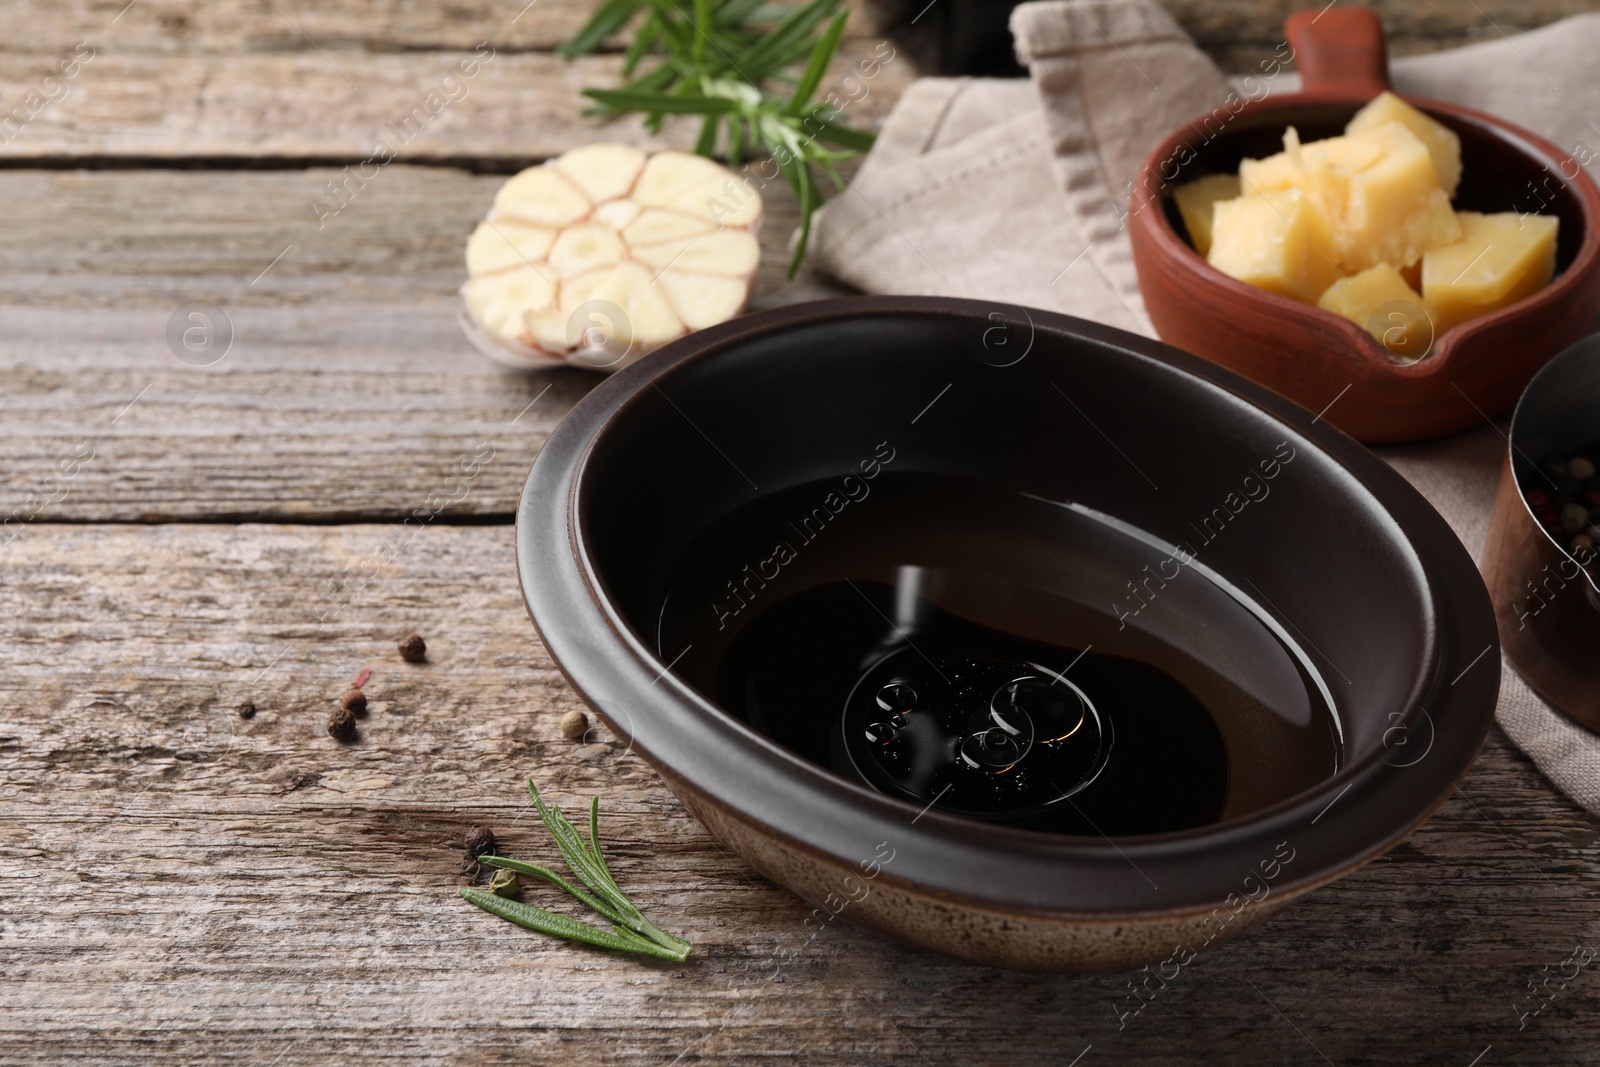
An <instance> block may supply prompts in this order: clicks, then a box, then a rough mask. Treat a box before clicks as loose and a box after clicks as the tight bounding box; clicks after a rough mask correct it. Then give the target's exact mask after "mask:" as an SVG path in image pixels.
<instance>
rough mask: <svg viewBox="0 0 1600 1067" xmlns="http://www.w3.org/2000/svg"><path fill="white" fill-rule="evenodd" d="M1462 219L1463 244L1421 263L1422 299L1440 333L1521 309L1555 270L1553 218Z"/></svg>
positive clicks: (1467, 214) (1466, 214) (1556, 224)
mask: <svg viewBox="0 0 1600 1067" xmlns="http://www.w3.org/2000/svg"><path fill="white" fill-rule="evenodd" d="M1457 219H1458V220H1459V222H1460V226H1461V231H1462V237H1461V240H1459V241H1457V242H1455V243H1454V244H1450V245H1446V246H1444V247H1442V248H1433V249H1429V251H1428V252H1427V254H1425V255H1424V256H1423V257H1422V296H1423V299H1425V300H1426V301H1427V304H1428V307H1429V309H1430V310H1431V311H1432V312H1433V314H1434V318H1435V319H1436V320H1437V323H1438V328H1439V329H1440V330H1441V331H1443V330H1448V329H1449V328H1450V327H1452V326H1455V325H1456V324H1458V323H1462V322H1465V321H1467V320H1468V319H1471V318H1476V317H1477V316H1479V315H1487V314H1488V313H1489V312H1491V311H1499V310H1500V309H1501V308H1503V307H1507V306H1509V305H1511V304H1514V303H1516V302H1517V301H1518V300H1521V299H1522V298H1523V297H1525V296H1527V295H1529V294H1530V293H1533V292H1535V291H1537V290H1538V289H1540V288H1542V287H1543V286H1544V285H1545V283H1547V282H1548V281H1549V280H1550V279H1551V277H1552V276H1553V275H1554V274H1555V269H1556V233H1557V230H1558V229H1559V228H1560V220H1559V219H1557V218H1556V217H1555V216H1554V215H1521V216H1519V215H1518V214H1517V213H1516V212H1514V211H1507V212H1502V213H1501V214H1498V215H1480V214H1478V213H1477V212H1474V211H1463V212H1461V213H1460V214H1459V215H1457Z"/></svg>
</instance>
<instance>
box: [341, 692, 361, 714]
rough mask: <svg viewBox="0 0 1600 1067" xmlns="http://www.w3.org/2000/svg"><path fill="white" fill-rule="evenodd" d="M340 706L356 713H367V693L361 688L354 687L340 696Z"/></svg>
mask: <svg viewBox="0 0 1600 1067" xmlns="http://www.w3.org/2000/svg"><path fill="white" fill-rule="evenodd" d="M339 706H340V707H341V708H343V709H345V710H346V711H348V712H351V713H352V714H355V715H365V714H366V713H367V694H365V693H363V692H362V691H361V690H359V689H352V690H350V691H349V692H347V693H345V695H344V696H342V697H340V698H339Z"/></svg>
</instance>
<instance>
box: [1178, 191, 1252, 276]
mask: <svg viewBox="0 0 1600 1067" xmlns="http://www.w3.org/2000/svg"><path fill="white" fill-rule="evenodd" d="M1238 195H1239V179H1238V178H1237V177H1236V176H1234V175H1232V174H1208V175H1206V176H1205V177H1204V178H1198V179H1196V180H1195V181H1192V182H1188V183H1187V184H1184V185H1180V186H1178V187H1177V188H1176V189H1174V190H1172V199H1174V200H1176V201H1177V202H1178V213H1179V214H1181V215H1182V216H1183V225H1184V226H1185V227H1186V228H1187V229H1188V231H1189V243H1190V244H1192V245H1194V250H1195V251H1196V252H1199V253H1200V254H1201V255H1202V256H1203V255H1205V254H1206V253H1207V252H1209V251H1211V208H1212V205H1213V204H1215V203H1216V202H1217V201H1218V200H1233V199H1235V198H1236V197H1237V196H1238Z"/></svg>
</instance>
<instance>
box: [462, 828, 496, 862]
mask: <svg viewBox="0 0 1600 1067" xmlns="http://www.w3.org/2000/svg"><path fill="white" fill-rule="evenodd" d="M464 843H465V845H466V848H467V856H468V857H469V858H470V859H477V858H478V857H479V856H494V855H497V854H498V853H496V852H495V847H496V846H495V840H494V831H493V830H491V829H489V828H488V827H487V826H474V827H473V828H472V829H470V830H468V831H467V837H466V841H465V842H464Z"/></svg>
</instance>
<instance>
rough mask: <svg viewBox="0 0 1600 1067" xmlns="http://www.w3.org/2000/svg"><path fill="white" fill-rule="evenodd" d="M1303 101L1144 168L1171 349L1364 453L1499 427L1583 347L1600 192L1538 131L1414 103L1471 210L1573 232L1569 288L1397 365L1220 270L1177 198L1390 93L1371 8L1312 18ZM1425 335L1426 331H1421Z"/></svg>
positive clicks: (1596, 286) (1289, 101) (1566, 274)
mask: <svg viewBox="0 0 1600 1067" xmlns="http://www.w3.org/2000/svg"><path fill="white" fill-rule="evenodd" d="M1285 32H1286V34H1287V36H1288V38H1289V41H1290V44H1291V45H1292V46H1293V47H1294V49H1295V56H1296V61H1297V63H1298V64H1299V66H1300V69H1301V71H1302V73H1303V75H1304V89H1303V91H1301V92H1299V93H1296V94H1293V95H1283V96H1270V97H1265V98H1263V99H1259V100H1255V101H1251V102H1244V103H1243V104H1242V106H1238V107H1237V113H1235V114H1232V115H1231V117H1230V112H1229V109H1228V108H1227V107H1224V108H1221V109H1219V111H1218V112H1217V113H1215V114H1208V115H1203V116H1199V117H1197V118H1196V119H1195V120H1194V121H1193V122H1191V123H1188V124H1186V125H1184V126H1182V127H1180V128H1179V129H1177V130H1175V131H1173V133H1172V134H1171V135H1169V136H1168V137H1167V138H1166V139H1165V140H1164V141H1162V142H1161V143H1160V144H1159V145H1157V146H1156V147H1155V149H1154V150H1153V151H1152V152H1151V153H1150V156H1149V158H1148V159H1147V160H1146V161H1145V164H1144V167H1143V169H1142V171H1141V173H1140V178H1139V181H1138V182H1137V183H1136V186H1135V190H1134V194H1133V200H1132V203H1131V205H1130V218H1129V235H1130V237H1131V239H1132V242H1133V254H1134V263H1135V265H1136V267H1137V269H1138V273H1139V286H1140V289H1141V291H1142V292H1143V294H1144V300H1145V306H1146V307H1147V309H1148V310H1149V313H1150V319H1151V322H1153V323H1154V324H1155V327H1156V331H1157V333H1159V334H1160V336H1161V339H1162V340H1164V341H1167V342H1168V343H1170V344H1174V345H1177V346H1178V347H1180V348H1183V349H1187V350H1188V351H1191V352H1195V353H1198V354H1199V355H1202V356H1205V357H1206V358H1207V359H1212V360H1215V361H1216V362H1218V363H1221V364H1222V365H1223V366H1226V367H1229V368H1232V369H1233V370H1236V371H1239V372H1240V373H1241V374H1244V375H1246V376H1247V377H1249V378H1252V379H1254V380H1255V381H1258V382H1260V383H1262V384H1263V385H1266V386H1268V387H1270V388H1272V389H1274V390H1276V391H1278V392H1280V393H1282V394H1283V395H1284V396H1287V397H1289V398H1290V399H1292V400H1295V401H1297V402H1299V403H1300V404H1302V405H1304V406H1305V407H1307V408H1310V409H1311V410H1312V411H1322V410H1324V409H1326V411H1327V414H1326V418H1327V419H1328V420H1329V421H1331V422H1333V424H1334V425H1336V426H1338V427H1339V428H1340V429H1342V430H1344V431H1345V432H1346V433H1348V434H1350V435H1351V436H1353V437H1356V438H1357V439H1359V440H1362V441H1369V442H1379V441H1412V440H1420V439H1423V438H1428V437H1435V436H1439V435H1441V434H1447V433H1451V432H1453V431H1456V430H1461V429H1464V428H1466V427H1468V426H1473V425H1477V424H1479V423H1481V422H1482V421H1483V420H1484V418H1485V417H1491V418H1493V417H1498V416H1500V415H1503V414H1505V413H1506V412H1507V411H1509V410H1510V409H1511V406H1512V405H1513V404H1514V403H1515V402H1516V398H1517V396H1518V394H1520V393H1521V391H1522V389H1523V387H1524V386H1525V385H1527V383H1528V380H1529V379H1530V378H1532V377H1533V374H1534V372H1535V371H1537V370H1538V369H1539V368H1540V367H1541V366H1543V365H1544V363H1545V362H1546V361H1547V360H1548V359H1550V357H1552V356H1554V355H1555V354H1556V353H1557V352H1559V351H1561V350H1562V349H1563V348H1565V347H1567V346H1568V345H1570V344H1572V343H1573V342H1574V341H1576V340H1578V338H1580V337H1582V336H1583V335H1584V334H1585V333H1586V332H1588V328H1589V326H1590V324H1591V321H1592V320H1593V318H1594V309H1595V307H1596V304H1597V302H1600V236H1597V228H1600V191H1597V190H1596V188H1595V184H1594V182H1593V181H1592V180H1591V179H1590V178H1589V176H1588V174H1587V173H1585V172H1584V171H1583V168H1582V167H1580V166H1578V165H1577V163H1576V162H1574V161H1573V159H1572V158H1571V156H1570V155H1569V154H1568V153H1567V152H1565V151H1563V150H1561V149H1560V148H1557V147H1556V146H1555V145H1553V144H1550V143H1549V142H1548V141H1545V140H1543V139H1541V138H1539V137H1536V136H1534V135H1533V134H1531V133H1529V132H1528V131H1527V130H1523V129H1520V128H1518V127H1516V126H1513V125H1512V124H1510V123H1508V122H1504V121H1502V120H1500V119H1497V118H1495V117H1493V116H1492V115H1486V114H1483V113H1482V112H1479V111H1474V110H1472V109H1470V108H1465V107H1459V106H1457V105H1455V104H1446V103H1441V102H1439V101H1436V100H1419V99H1413V100H1411V101H1410V102H1411V103H1412V104H1414V105H1416V106H1417V107H1419V108H1421V109H1422V110H1423V111H1425V112H1427V113H1428V114H1430V115H1431V116H1433V117H1434V118H1436V119H1438V120H1439V121H1440V122H1442V123H1444V124H1445V125H1446V126H1449V127H1450V128H1451V129H1453V130H1454V131H1455V132H1456V133H1458V134H1460V136H1461V159H1462V165H1463V171H1462V180H1461V186H1460V188H1459V190H1458V191H1457V194H1456V199H1455V206H1456V208H1457V209H1458V210H1471V211H1483V212H1501V211H1520V212H1524V213H1526V212H1529V211H1536V212H1538V213H1541V214H1553V215H1556V216H1558V217H1559V218H1560V219H1561V231H1560V237H1559V240H1558V247H1557V252H1556V269H1557V275H1556V277H1555V279H1554V280H1553V281H1552V282H1551V283H1550V284H1549V285H1547V286H1545V287H1544V288H1543V289H1541V290H1540V291H1539V292H1537V293H1535V294H1533V295H1532V296H1529V297H1527V298H1526V299H1524V300H1522V301H1519V302H1518V303H1516V304H1513V305H1512V306H1510V307H1508V308H1505V309H1503V310H1501V311H1498V312H1496V313H1494V314H1491V315H1485V316H1483V317H1481V318H1478V319H1474V320H1472V321H1470V322H1466V323H1462V324H1461V325H1458V326H1456V327H1454V328H1452V329H1450V330H1447V331H1445V332H1444V333H1443V334H1441V335H1439V336H1438V337H1436V338H1434V339H1433V343H1432V349H1431V351H1430V352H1429V353H1428V354H1427V355H1426V356H1425V357H1423V358H1422V359H1421V360H1418V361H1417V362H1414V363H1411V364H1409V365H1399V364H1397V363H1395V362H1394V361H1393V360H1392V359H1391V356H1390V353H1389V352H1388V350H1387V349H1385V347H1384V346H1383V345H1382V344H1381V343H1380V342H1378V341H1377V340H1376V339H1375V338H1373V337H1372V335H1371V334H1369V333H1368V332H1367V331H1366V330H1365V329H1363V328H1362V327H1361V326H1358V325H1357V324H1355V323H1353V322H1350V321H1349V320H1347V319H1344V318H1341V317H1339V316H1337V315H1334V314H1332V313H1331V312H1327V311H1323V310H1321V309H1320V308H1317V307H1315V306H1312V305H1308V304H1302V303H1299V302H1297V301H1294V300H1290V299H1288V298H1286V297H1281V296H1277V295H1275V294H1272V293H1268V292H1265V291H1263V290H1261V289H1257V288H1255V287H1253V286H1250V285H1246V284H1245V283H1243V282H1240V281H1236V280H1235V279H1233V278H1230V277H1228V276H1227V275H1225V274H1223V273H1222V272H1221V271H1218V270H1216V269H1215V268H1213V267H1212V266H1210V265H1209V264H1208V263H1206V261H1205V260H1204V259H1202V258H1201V257H1200V256H1199V255H1198V254H1197V253H1196V252H1195V251H1194V249H1193V248H1192V247H1191V246H1190V244H1189V241H1188V237H1187V232H1186V231H1185V230H1184V228H1183V222H1182V220H1181V218H1180V216H1179V214H1178V212H1177V209H1176V206H1175V204H1174V203H1173V201H1172V198H1171V196H1170V195H1168V193H1169V191H1170V189H1171V188H1172V187H1173V186H1174V185H1178V184H1182V183H1184V182H1187V181H1190V180H1193V179H1195V178H1199V177H1202V176H1204V175H1207V174H1232V173H1235V172H1237V171H1238V169H1239V161H1240V160H1241V159H1247V158H1250V159H1259V158H1262V157H1265V156H1268V155H1271V154H1273V153H1275V152H1277V151H1280V150H1281V148H1282V136H1283V131H1284V128H1285V127H1286V126H1290V125H1293V126H1295V127H1296V128H1297V129H1298V130H1299V131H1300V136H1301V138H1302V140H1306V141H1310V140H1316V139H1320V138H1323V137H1329V136H1333V135H1335V134H1338V133H1341V132H1343V130H1344V125H1345V123H1346V122H1348V121H1349V119H1350V117H1351V116H1352V115H1353V114H1354V113H1355V112H1356V110H1357V109H1358V108H1359V107H1360V106H1361V105H1362V104H1364V103H1366V102H1367V101H1368V100H1370V99H1371V98H1372V97H1374V96H1376V95H1377V94H1378V93H1379V92H1381V91H1382V90H1384V89H1387V88H1388V87H1389V84H1388V71H1387V60H1386V58H1385V51H1384V44H1383V36H1382V31H1381V29H1380V28H1379V26H1378V21H1377V18H1376V17H1375V16H1374V15H1373V14H1372V13H1371V12H1370V11H1367V10H1364V9H1360V8H1350V9H1342V8H1334V9H1325V10H1324V11H1323V12H1322V13H1321V15H1320V16H1318V15H1316V14H1314V13H1310V12H1307V13H1301V14H1298V15H1294V16H1292V17H1291V18H1290V19H1289V20H1288V21H1287V23H1286V24H1285ZM1419 328H1422V329H1424V330H1426V329H1427V327H1426V326H1425V325H1424V326H1419Z"/></svg>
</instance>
